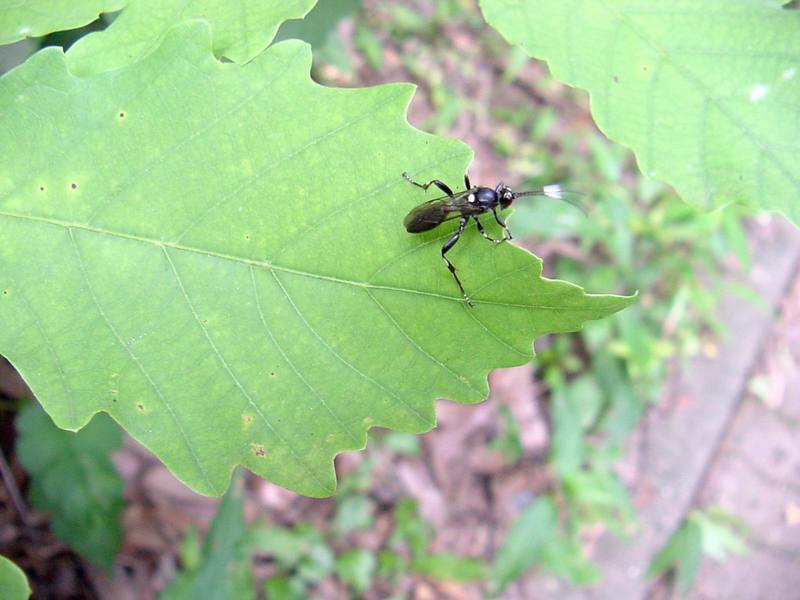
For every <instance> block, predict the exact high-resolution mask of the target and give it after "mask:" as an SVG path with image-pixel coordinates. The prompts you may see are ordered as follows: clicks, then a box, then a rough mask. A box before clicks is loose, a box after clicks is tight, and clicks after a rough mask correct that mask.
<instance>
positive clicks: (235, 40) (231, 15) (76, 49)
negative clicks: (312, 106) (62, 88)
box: [67, 0, 316, 75]
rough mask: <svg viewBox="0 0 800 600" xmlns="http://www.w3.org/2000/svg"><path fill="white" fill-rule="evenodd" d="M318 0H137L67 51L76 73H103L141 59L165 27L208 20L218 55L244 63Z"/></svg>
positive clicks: (71, 68)
mask: <svg viewBox="0 0 800 600" xmlns="http://www.w3.org/2000/svg"><path fill="white" fill-rule="evenodd" d="M315 2H316V0H294V1H292V2H286V1H281V0H239V1H238V2H225V1H224V0H136V1H135V2H132V3H131V5H130V6H129V7H128V8H127V9H126V10H125V11H124V12H123V13H122V14H121V15H120V16H119V17H118V18H117V19H116V20H115V21H114V22H113V23H112V24H111V26H110V27H109V28H108V29H106V30H105V31H99V32H96V33H91V34H89V35H87V36H85V37H83V38H82V39H80V40H78V42H76V43H75V45H73V46H72V47H71V48H70V49H69V51H68V52H67V62H68V64H69V67H70V71H71V72H72V73H73V74H75V75H86V74H88V73H99V72H101V71H107V70H111V69H116V68H119V67H122V66H125V65H128V64H131V63H133V62H136V61H138V60H140V59H141V58H142V57H144V56H146V55H147V54H149V53H150V52H152V51H153V50H155V49H156V48H158V46H159V45H160V44H161V41H162V40H163V39H164V36H165V35H166V33H167V31H169V29H170V28H171V27H172V26H174V25H175V24H176V23H180V22H181V21H186V20H189V19H203V20H206V21H208V23H209V25H210V27H211V31H212V39H213V49H214V55H215V56H224V57H225V58H228V59H230V60H232V61H233V62H237V63H246V62H248V61H249V60H252V59H253V58H254V57H256V56H258V54H260V53H261V51H262V50H264V48H266V47H267V46H268V45H269V43H270V42H271V41H272V38H273V37H274V36H275V32H276V31H277V30H278V27H279V26H280V24H281V23H282V22H283V21H285V20H287V19H294V18H301V17H303V16H304V15H305V14H306V13H307V12H308V11H309V10H311V8H312V7H313V6H314V3H315Z"/></svg>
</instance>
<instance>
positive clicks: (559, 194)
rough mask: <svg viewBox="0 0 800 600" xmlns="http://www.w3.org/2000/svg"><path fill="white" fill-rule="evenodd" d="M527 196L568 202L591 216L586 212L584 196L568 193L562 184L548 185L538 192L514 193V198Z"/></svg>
mask: <svg viewBox="0 0 800 600" xmlns="http://www.w3.org/2000/svg"><path fill="white" fill-rule="evenodd" d="M525 196H546V197H547V198H553V199H554V200H561V201H562V202H566V203H567V204H570V205H572V206H574V207H575V208H577V209H578V210H579V211H581V212H582V213H583V214H584V215H585V216H589V215H588V212H587V210H586V206H585V205H584V202H583V196H581V195H580V194H578V193H577V192H571V191H567V190H565V189H564V188H562V187H561V185H560V184H558V183H554V184H551V185H546V186H544V187H541V188H539V189H538V190H530V191H527V192H519V193H517V192H514V198H515V199H516V198H524V197H525Z"/></svg>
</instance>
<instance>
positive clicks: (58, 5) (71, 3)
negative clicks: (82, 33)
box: [0, 0, 128, 45]
mask: <svg viewBox="0 0 800 600" xmlns="http://www.w3.org/2000/svg"><path fill="white" fill-rule="evenodd" d="M126 4H128V0H3V1H2V2H0V45H2V44H10V43H11V42H16V41H17V40H21V39H23V38H26V37H38V36H42V35H47V34H48V33H52V32H54V31H63V30H65V29H75V28H77V27H82V26H83V25H86V24H87V23H91V22H92V21H94V20H95V19H97V16H98V15H99V14H100V13H105V12H113V11H115V10H119V9H121V8H122V7H123V6H125V5H126Z"/></svg>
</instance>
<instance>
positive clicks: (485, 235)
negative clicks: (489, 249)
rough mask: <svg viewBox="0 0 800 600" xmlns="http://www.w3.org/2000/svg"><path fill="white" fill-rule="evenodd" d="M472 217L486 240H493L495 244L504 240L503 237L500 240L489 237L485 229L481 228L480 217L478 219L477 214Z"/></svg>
mask: <svg viewBox="0 0 800 600" xmlns="http://www.w3.org/2000/svg"><path fill="white" fill-rule="evenodd" d="M472 218H473V219H475V224H476V225H477V226H478V231H480V232H481V235H482V236H483V237H485V238H486V239H487V240H489V241H490V242H494V243H495V244H501V243H503V242H505V241H506V238H505V237H504V238H503V239H502V240H496V239H494V238H493V237H489V234H488V233H486V230H485V229H484V228H483V223H481V221H480V219H478V217H477V216H474V217H472Z"/></svg>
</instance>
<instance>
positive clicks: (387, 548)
mask: <svg viewBox="0 0 800 600" xmlns="http://www.w3.org/2000/svg"><path fill="white" fill-rule="evenodd" d="M110 20H111V19H110V18H108V17H104V20H101V21H98V22H96V23H95V24H92V25H90V26H88V27H86V28H84V29H81V30H76V31H71V32H62V33H58V34H53V35H51V36H48V37H47V38H44V39H41V40H34V41H30V40H28V41H25V42H20V43H18V44H15V45H13V46H11V47H9V48H7V49H5V50H4V51H3V52H4V53H3V55H2V56H0V60H1V61H3V62H0V64H1V65H2V66H3V68H4V69H8V68H10V67H11V66H12V65H13V64H14V63H15V62H20V61H21V60H23V59H24V57H25V56H26V54H29V53H31V52H32V51H34V50H35V49H36V48H38V47H41V46H45V45H62V46H68V45H69V44H71V43H72V42H73V41H74V40H75V39H77V38H78V37H80V36H82V35H84V34H85V33H87V32H89V31H92V30H95V29H98V28H102V27H103V26H104V25H106V24H107V23H108V22H110ZM288 38H301V39H304V40H306V41H308V42H309V43H310V44H312V46H313V48H314V61H315V62H314V69H313V73H312V75H313V77H314V78H315V79H316V80H317V81H318V82H320V83H322V84H325V85H335V86H361V85H373V84H377V83H381V82H385V81H395V80H410V81H414V82H416V83H418V84H419V86H420V90H419V93H418V95H417V97H416V99H415V100H414V102H413V103H412V106H411V113H410V118H411V120H412V122H413V123H414V125H416V126H417V127H420V128H421V129H424V130H427V131H431V132H433V133H437V134H442V135H449V136H453V137H459V138H461V139H464V140H465V141H467V142H468V143H470V144H471V145H472V146H473V148H474V149H475V150H476V161H475V165H474V170H473V172H472V173H471V176H472V179H473V181H477V182H482V183H485V184H486V185H492V186H493V185H495V184H496V182H497V181H498V180H500V179H504V180H505V181H506V183H509V184H511V185H512V186H513V187H515V188H518V189H520V190H522V189H526V188H529V187H537V186H541V185H545V184H550V183H554V182H561V183H562V184H563V185H564V186H565V187H566V188H567V189H569V190H571V191H574V192H576V193H578V194H580V195H581V197H582V199H583V200H582V202H583V204H584V205H585V206H586V208H587V214H586V215H583V214H582V213H581V212H580V211H577V210H575V209H574V208H573V207H571V206H569V205H567V204H564V203H559V202H552V201H542V200H538V201H534V202H524V201H523V202H519V203H517V205H516V206H515V207H514V212H513V216H511V217H510V219H509V225H510V228H511V230H512V231H513V233H514V236H515V240H516V242H517V243H519V244H521V245H523V246H525V247H527V248H529V249H530V250H531V251H533V252H534V253H535V254H537V255H538V256H540V257H542V258H543V259H544V261H545V274H546V275H548V276H550V277H556V278H563V279H567V280H570V281H574V282H576V283H578V284H580V285H582V286H584V287H585V288H586V289H587V290H588V291H592V290H608V291H614V292H616V293H629V292H632V291H634V290H638V291H639V298H640V300H639V302H638V304H635V305H634V306H632V307H630V308H629V309H627V310H625V311H623V312H621V313H618V314H616V315H614V316H613V317H611V318H608V319H605V320H602V321H595V322H590V323H588V324H587V326H586V327H585V329H584V330H583V331H580V332H578V333H574V334H565V335H558V336H551V337H549V338H545V339H543V340H540V342H539V343H537V358H536V360H535V362H534V369H535V376H536V379H537V380H538V381H539V382H540V386H541V387H540V388H539V391H538V393H539V394H540V396H541V397H540V398H538V399H537V401H538V402H540V403H541V406H542V407H543V412H544V414H545V415H546V417H547V421H548V423H547V427H548V430H549V439H550V441H551V444H550V450H549V455H548V456H546V457H526V456H525V451H524V448H523V444H522V443H521V441H520V425H519V423H518V422H517V421H516V419H515V417H514V415H513V413H512V412H511V411H510V410H508V408H507V407H504V406H501V407H500V411H499V414H498V427H497V433H496V435H495V436H494V438H493V439H492V440H490V441H489V444H488V447H489V448H490V449H492V450H495V451H498V452H500V453H502V455H503V456H504V457H505V461H506V463H507V464H508V465H509V466H510V468H513V467H514V465H518V464H521V463H522V462H524V461H526V460H529V459H531V458H533V460H536V461H539V463H540V464H541V469H542V470H543V472H544V473H545V474H546V483H545V485H544V486H542V492H541V493H540V494H538V495H537V497H536V498H535V499H534V500H533V501H532V502H531V503H530V504H529V505H528V506H527V507H525V508H524V510H522V511H521V513H520V514H519V516H517V517H516V520H515V521H514V522H513V523H512V525H511V526H510V527H509V530H508V534H507V536H506V537H505V538H504V539H503V540H502V541H500V543H499V551H498V552H497V553H496V555H495V556H492V557H485V556H483V557H467V556H461V555H459V554H454V553H447V552H439V551H433V550H432V542H433V539H434V537H435V531H434V530H433V528H432V527H431V526H430V525H429V524H428V523H427V522H426V521H425V520H424V519H423V518H422V517H421V516H420V512H419V510H418V506H417V501H416V500H414V499H412V498H403V499H400V500H396V499H389V500H384V499H382V498H381V496H380V494H378V493H376V492H375V490H374V489H373V484H374V480H375V473H376V470H377V471H381V470H385V469H386V465H391V464H392V463H393V461H395V460H396V458H397V457H398V456H402V457H406V458H409V459H416V460H421V458H420V455H421V453H422V449H421V445H420V440H419V439H418V438H417V437H415V436H413V435H408V434H403V433H396V432H381V431H375V430H373V432H371V440H370V444H369V447H368V449H367V450H366V451H365V452H364V453H362V455H361V456H360V459H359V461H358V465H357V467H356V468H354V469H352V470H350V472H348V473H342V476H341V483H340V488H339V492H338V494H337V496H336V498H335V499H334V500H330V501H316V502H318V503H319V504H318V506H323V507H324V508H323V509H322V510H321V511H320V512H321V514H322V517H321V518H318V519H306V516H305V515H304V514H298V515H294V516H292V517H289V518H287V517H285V516H280V515H268V517H267V519H266V520H257V521H256V523H255V524H253V525H252V526H245V511H244V508H243V507H244V499H243V494H242V489H243V482H242V481H241V480H240V481H238V482H236V484H235V485H233V486H232V488H231V491H230V492H229V493H228V495H227V496H226V497H225V499H224V500H223V502H222V503H221V505H220V508H219V511H218V512H217V515H216V519H215V521H214V523H213V524H212V525H211V528H210V531H209V533H208V535H207V536H206V538H205V542H202V541H201V537H202V536H201V535H200V534H199V533H198V531H197V530H191V531H190V532H189V533H188V534H187V535H186V536H185V538H184V541H183V543H182V546H181V550H180V564H181V568H180V572H179V573H178V574H177V576H176V578H175V579H174V580H173V581H172V582H171V583H170V584H169V585H168V587H167V588H166V590H165V591H164V592H163V593H162V595H161V597H162V598H194V597H198V596H197V594H198V593H200V591H201V590H202V593H210V592H209V590H211V589H217V590H218V591H217V594H216V596H208V595H205V596H204V597H219V598H229V597H236V598H244V597H254V596H255V595H256V592H255V591H254V590H255V589H256V588H255V587H254V585H255V584H254V581H253V580H254V572H253V570H252V569H251V567H250V563H251V558H252V556H255V557H256V559H255V560H256V563H257V564H261V565H262V566H264V565H266V567H265V568H264V569H261V570H260V571H259V573H261V576H260V577H258V579H259V584H258V585H259V586H260V589H261V591H262V592H263V593H264V594H265V595H266V596H267V597H268V598H276V599H282V598H286V599H295V598H298V599H299V598H306V597H309V595H313V594H314V590H315V589H316V590H317V592H316V593H318V594H319V593H320V592H319V589H324V587H323V588H320V586H324V583H323V582H326V581H335V582H337V583H336V585H338V586H340V589H345V590H349V592H348V593H349V594H351V595H352V596H353V597H361V596H363V595H365V594H367V592H368V591H370V592H371V593H372V594H373V596H374V597H383V598H390V597H391V598H400V597H404V595H403V593H402V592H400V591H398V590H407V589H408V581H407V580H409V579H410V578H411V579H413V578H423V579H427V580H432V581H441V582H476V581H477V582H483V583H482V585H484V586H485V588H484V589H485V590H487V593H489V594H493V595H498V594H501V593H502V591H503V590H504V589H506V588H507V586H508V585H509V584H510V583H511V582H513V581H514V580H515V579H516V578H518V577H520V576H521V575H522V574H523V573H525V572H526V571H527V570H528V569H529V568H531V567H534V566H536V567H538V568H540V569H544V570H548V571H550V572H552V573H553V574H555V575H557V576H559V577H562V578H565V579H568V580H571V581H573V582H576V583H590V582H592V581H595V580H596V579H597V578H598V577H600V576H601V574H600V572H599V571H598V569H597V567H595V566H594V565H593V564H592V563H591V562H590V561H589V560H588V559H586V558H584V556H583V553H582V539H583V535H584V533H585V531H586V530H587V529H589V528H597V527H598V526H599V527H600V528H602V529H605V530H610V531H612V532H615V533H617V534H619V535H625V533H626V532H628V531H630V530H631V528H633V527H634V526H635V521H636V515H635V511H634V509H633V507H632V503H631V500H630V498H629V497H628V494H627V492H626V487H625V485H624V484H623V482H622V481H621V479H620V477H619V475H618V471H617V469H616V468H615V465H616V464H617V461H618V460H619V459H620V457H621V456H622V455H623V452H624V450H625V443H626V440H627V439H628V437H629V434H630V433H631V432H632V431H633V430H634V428H635V427H636V425H637V423H638V422H639V420H640V418H641V417H642V415H643V413H644V412H645V411H646V410H647V408H648V406H649V405H651V403H653V402H654V401H655V400H656V399H657V398H658V397H659V395H660V394H661V393H663V391H664V385H665V382H667V381H668V376H669V374H670V371H671V370H673V369H675V368H676V367H677V366H679V365H680V363H681V361H682V360H683V359H685V358H686V357H689V356H692V355H695V354H697V353H705V354H707V355H709V356H713V354H714V353H715V339H716V338H717V337H718V336H720V335H724V334H725V331H724V329H723V327H722V325H721V324H720V323H719V322H718V320H717V319H716V318H715V309H716V307H717V302H718V299H719V298H720V296H721V294H722V292H723V291H733V292H735V293H737V294H739V295H741V296H743V297H745V298H747V299H749V300H750V301H752V302H755V303H758V302H759V301H760V300H759V298H758V297H757V296H755V295H754V294H753V293H752V292H751V291H750V290H749V289H747V288H744V287H734V288H731V286H730V284H726V283H724V282H723V278H722V275H723V274H724V273H725V272H726V271H728V270H732V269H736V268H747V267H748V266H749V265H750V260H751V258H750V255H749V251H748V243H747V227H748V220H747V219H748V217H750V215H748V214H747V213H746V211H745V210H743V209H741V208H736V207H731V208H727V209H725V210H718V211H716V212H712V213H698V212H697V211H695V210H694V209H692V208H691V207H689V206H688V205H686V204H685V203H684V202H682V201H681V200H680V199H679V198H678V197H677V196H676V195H675V194H674V193H673V192H672V191H671V190H670V188H668V187H667V186H665V185H662V184H659V183H654V182H652V181H649V180H647V179H645V178H644V177H643V176H641V174H640V173H639V171H638V169H637V168H636V164H635V161H634V159H633V156H632V154H631V153H630V152H629V151H628V150H626V149H625V148H622V147H620V146H618V145H616V144H613V143H611V142H609V141H608V140H607V139H606V138H605V137H604V136H603V135H602V134H600V133H599V132H598V131H597V129H596V127H595V126H594V124H593V122H592V120H591V117H590V115H589V112H588V107H587V99H586V96H585V94H584V93H582V92H579V91H576V90H573V89H570V88H567V87H565V86H563V85H561V84H559V83H558V82H556V81H555V80H553V79H552V78H550V76H549V75H548V73H547V71H546V68H545V67H544V66H543V65H541V64H536V63H533V62H532V61H530V60H529V59H528V58H527V57H526V56H525V55H524V54H523V53H522V52H521V51H519V50H518V49H515V48H510V47H509V46H508V45H507V44H506V43H505V42H503V40H502V39H501V38H500V36H499V35H498V34H497V33H496V32H494V31H493V30H492V29H491V28H489V27H488V26H487V25H486V23H485V22H484V21H483V18H482V17H481V14H480V11H479V10H478V7H477V5H476V2H475V1H474V0H441V1H438V2H432V1H423V0H389V1H385V2H378V1H377V0H363V1H359V0H346V1H342V0H320V1H319V4H318V5H317V7H316V8H315V9H314V10H313V11H312V13H311V14H309V16H308V17H307V18H306V19H305V20H302V21H289V22H286V23H285V24H284V25H283V26H282V27H281V29H280V31H279V33H278V36H277V38H276V43H277V42H278V41H280V40H282V39H288ZM450 183H451V185H454V184H456V185H457V184H458V182H450ZM532 401H533V400H532ZM25 414H28V413H22V416H21V417H20V419H21V421H20V427H19V436H20V439H19V442H18V443H19V445H20V446H21V447H24V446H25V445H26V444H28V445H29V444H30V441H31V438H30V437H29V436H32V435H35V436H37V438H36V439H38V440H39V443H43V442H42V440H43V439H44V438H47V439H50V437H49V436H53V439H55V437H58V436H63V435H67V436H76V437H77V436H89V435H92V432H91V431H89V430H88V429H87V430H83V431H82V432H80V433H78V434H64V433H63V432H59V431H58V430H56V429H55V428H53V427H49V428H48V427H46V426H44V425H42V426H40V427H38V428H37V429H35V430H34V429H32V428H30V427H27V428H26V427H25V425H24V421H23V420H24V419H26V418H27V419H28V420H29V421H30V419H32V418H33V417H32V416H29V417H25ZM42 414H43V413H42ZM59 443H61V442H59ZM72 447H73V448H74V452H75V453H76V454H80V452H81V451H87V452H89V453H92V452H93V453H94V458H92V459H88V458H87V460H83V459H80V458H79V459H78V462H79V463H80V464H81V465H83V467H84V468H85V469H88V470H89V471H91V470H92V469H107V463H106V462H104V461H103V460H98V459H97V449H96V448H94V449H93V448H92V446H91V444H86V445H82V444H80V443H76V444H72ZM114 447H115V445H114V443H111V444H110V445H109V447H108V448H107V449H106V450H104V451H103V452H106V453H107V454H108V453H110V452H111V450H113V448H114ZM82 449H83V450H82ZM415 457H416V458H415ZM98 465H99V466H98ZM97 475H98V474H97V473H95V474H94V475H92V474H91V473H90V474H89V476H88V480H91V478H92V476H94V477H97ZM30 477H32V478H33V479H34V486H36V485H37V484H38V485H40V486H41V485H42V483H41V482H39V481H37V479H38V478H39V477H40V475H39V474H37V472H36V471H34V470H31V472H30ZM104 481H105V484H106V485H111V486H112V487H114V485H116V490H115V491H114V492H113V493H112V494H111V497H114V498H118V497H119V496H120V495H121V490H122V482H121V481H119V482H117V483H116V484H114V482H113V481H111V482H110V481H109V478H108V477H105V479H104ZM90 506H91V504H86V507H87V508H86V510H91V508H90ZM46 508H49V509H50V510H51V511H56V513H58V511H59V508H58V505H57V503H56V504H55V505H53V503H51V504H50V505H47V506H46ZM112 510H116V509H115V508H112ZM387 516H388V518H387ZM53 518H54V519H58V518H59V515H58V514H56V515H55V516H54V517H53ZM73 519H78V520H79V519H80V516H75V515H73ZM376 527H381V528H383V529H384V530H386V533H385V535H384V536H383V539H385V543H383V544H381V545H380V546H379V547H371V548H366V547H363V546H360V545H359V543H358V534H359V532H364V531H369V530H370V529H372V528H376ZM57 533H59V532H57ZM106 534H107V536H108V539H107V540H105V541H103V542H102V543H101V546H103V547H108V548H116V547H118V545H119V539H118V538H119V531H118V530H117V529H116V528H115V527H113V526H112V527H108V528H107V529H106ZM60 535H61V536H62V537H63V538H64V539H65V540H66V541H67V542H69V543H70V544H72V545H73V547H74V548H75V549H76V550H77V551H79V552H83V553H84V555H85V556H86V557H87V558H89V559H90V560H94V561H95V562H97V563H99V564H102V565H104V566H108V558H109V556H108V555H107V554H106V555H105V556H101V557H96V556H93V555H92V554H91V553H90V552H85V551H84V548H82V546H81V544H80V543H79V541H78V540H77V538H76V537H75V535H74V533H71V532H69V531H68V530H67V532H66V533H65V532H63V531H62V532H61V533H60ZM97 535H102V534H101V533H97ZM743 535H744V534H743V533H742V528H741V527H740V525H739V524H738V523H737V522H734V521H733V520H731V519H728V518H727V517H725V516H724V515H721V514H720V513H718V512H714V511H712V512H710V513H708V514H706V513H702V512H697V513H693V514H692V515H691V516H690V517H689V518H688V519H687V521H686V524H685V525H684V527H683V528H682V529H681V530H680V531H679V532H678V533H677V534H676V535H675V537H674V538H673V540H672V541H671V542H670V544H669V545H668V546H667V547H665V548H664V549H663V551H662V552H661V553H660V554H659V555H658V556H657V557H656V558H655V560H654V563H653V566H652V568H651V573H652V574H653V575H658V574H660V573H663V572H665V571H667V570H669V569H671V568H676V569H677V572H678V583H679V589H680V591H686V590H687V589H688V588H689V587H690V586H691V582H692V580H693V578H694V574H695V572H696V566H697V561H698V560H699V557H700V556H701V555H702V554H703V553H704V552H705V553H708V554H710V555H712V556H715V557H721V556H724V555H725V553H726V552H740V551H743V549H744V548H743V545H742V542H741V537H742V536H743ZM709 540H711V541H709ZM715 542H716V543H715ZM259 561H260V563H259ZM264 573H267V576H266V577H264V576H263V574H264ZM223 574H224V575H223ZM220 578H224V579H227V581H228V583H229V587H226V588H224V589H223V588H215V586H214V585H213V584H211V583H210V582H214V581H219V579H220ZM404 582H405V583H404Z"/></svg>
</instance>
